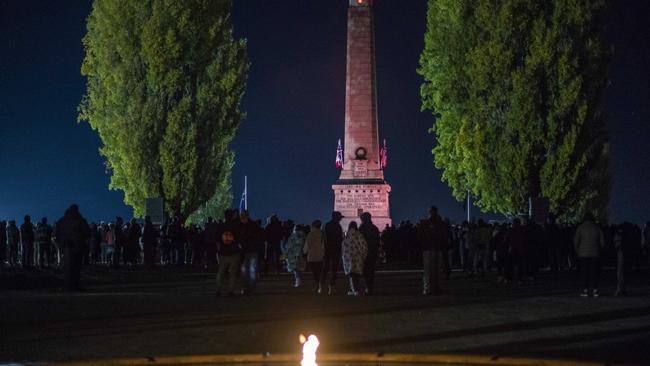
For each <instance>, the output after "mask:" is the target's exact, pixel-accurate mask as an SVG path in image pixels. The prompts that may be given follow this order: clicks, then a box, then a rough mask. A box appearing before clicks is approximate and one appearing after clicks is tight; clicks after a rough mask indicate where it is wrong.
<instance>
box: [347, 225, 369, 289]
mask: <svg viewBox="0 0 650 366" xmlns="http://www.w3.org/2000/svg"><path fill="white" fill-rule="evenodd" d="M367 255H368V244H367V243H366V239H365V238H364V237H363V234H361V232H360V231H359V229H358V227H357V223H356V221H352V222H350V225H349V226H348V232H347V233H346V234H345V239H344V240H343V245H342V247H341V257H342V259H343V272H345V275H346V276H348V279H349V281H350V291H349V292H348V295H351V296H357V295H358V294H359V278H360V277H361V274H362V273H363V265H364V263H365V261H366V256H367Z"/></svg>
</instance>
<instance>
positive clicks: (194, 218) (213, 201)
mask: <svg viewBox="0 0 650 366" xmlns="http://www.w3.org/2000/svg"><path fill="white" fill-rule="evenodd" d="M224 161H225V163H226V164H227V165H228V166H229V168H228V169H222V170H221V174H223V176H221V177H219V179H217V181H218V182H219V183H218V185H217V189H216V191H215V192H214V194H213V195H212V197H211V198H210V199H209V200H208V201H207V202H206V203H204V204H202V205H201V206H200V207H199V208H198V209H197V210H196V211H194V213H192V214H191V215H190V216H189V217H188V218H187V223H189V224H195V225H204V224H205V223H206V222H207V221H208V218H209V217H212V218H213V219H223V218H224V211H225V210H226V209H227V208H230V207H231V204H232V199H233V196H232V191H231V189H230V188H231V186H232V179H231V174H230V173H231V171H232V170H231V169H232V166H233V165H234V159H233V156H231V157H230V158H229V159H226V160H224Z"/></svg>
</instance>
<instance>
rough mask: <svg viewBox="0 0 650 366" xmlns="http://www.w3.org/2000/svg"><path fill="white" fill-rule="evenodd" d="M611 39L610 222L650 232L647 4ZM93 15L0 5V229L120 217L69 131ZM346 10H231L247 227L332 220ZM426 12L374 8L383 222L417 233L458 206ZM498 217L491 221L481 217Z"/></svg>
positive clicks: (62, 5) (10, 1) (305, 4)
mask: <svg viewBox="0 0 650 366" xmlns="http://www.w3.org/2000/svg"><path fill="white" fill-rule="evenodd" d="M612 3H613V4H612V7H611V9H610V11H609V21H608V30H607V37H608V39H609V40H610V41H611V42H612V44H613V45H614V47H615V55H614V58H613V60H612V63H611V67H610V75H609V77H610V80H611V83H610V85H609V87H608V89H607V90H606V92H605V95H604V103H605V112H606V115H607V117H608V123H609V128H610V131H611V143H612V160H611V165H612V173H613V178H614V187H613V191H612V195H611V196H612V198H611V203H610V213H611V218H612V220H613V221H622V220H631V221H634V222H637V223H641V222H645V221H646V220H648V219H650V204H649V203H648V197H649V196H650V185H649V184H648V182H649V181H650V149H648V146H649V145H648V138H649V137H650V124H649V122H650V106H649V105H650V74H649V73H648V70H649V69H648V67H649V66H650V52H649V51H648V45H650V28H649V27H648V25H647V19H648V17H649V16H650V2H648V1H635V0H616V1H612ZM90 7H91V3H90V1H71V0H67V1H27V0H5V1H2V2H0V219H19V218H20V220H22V216H23V215H24V214H30V215H32V216H33V217H36V218H40V217H41V216H48V217H50V219H56V218H58V217H59V216H60V215H62V213H63V211H64V209H65V208H66V207H67V206H68V205H69V204H70V203H72V202H76V203H78V204H79V205H80V207H81V211H82V213H83V214H85V216H87V218H89V219H90V220H111V219H113V218H114V217H115V216H116V215H121V216H123V217H130V216H131V214H132V211H131V209H130V208H129V207H127V206H125V205H124V204H123V203H122V193H121V192H119V191H109V190H108V188H107V186H108V181H109V177H108V175H107V174H106V172H105V170H104V165H103V159H102V158H101V157H100V156H99V154H98V147H99V146H100V140H99V138H98V136H97V134H96V133H95V132H93V131H92V130H91V129H90V127H89V126H88V124H86V123H82V124H77V122H76V115H77V112H76V110H77V105H78V104H79V101H80V99H81V96H82V95H83V93H84V90H85V81H84V79H83V78H82V77H81V75H80V72H79V69H80V65H81V61H82V57H83V49H82V44H81V38H82V37H83V35H84V34H85V18H86V16H87V15H88V14H89V12H90ZM346 8H347V0H328V1H289V0H273V1H271V0H255V1H253V0H235V8H234V14H233V24H234V27H235V32H236V34H237V35H238V36H240V37H245V38H247V39H248V46H249V55H250V60H251V62H252V67H251V72H250V76H249V84H248V91H247V93H246V96H245V98H244V102H243V103H244V105H243V107H244V110H245V111H246V112H247V113H248V116H247V119H246V120H245V121H244V122H243V124H242V126H241V127H240V129H239V131H238V135H237V137H236V139H235V142H234V144H233V149H234V150H235V152H236V166H235V169H234V172H233V191H234V195H235V202H234V205H237V204H238V201H239V195H240V194H241V190H242V188H243V187H242V186H243V180H244V178H243V177H244V175H248V179H249V207H250V209H251V212H252V215H253V216H256V217H265V216H267V215H269V214H270V213H278V214H279V215H280V217H281V218H294V219H297V220H300V221H304V222H309V221H311V220H312V219H314V218H328V217H329V213H330V211H331V210H332V207H333V193H332V191H331V185H332V183H334V181H335V180H336V179H337V178H338V174H339V171H338V170H337V169H336V168H335V167H334V159H335V153H336V142H337V140H338V139H339V138H342V137H343V128H344V126H343V121H344V101H345V100H344V97H345V95H344V93H345V49H346V44H345V41H346V39H345V35H346V16H347V12H346ZM425 14H426V1H425V0H408V1H403V0H402V1H398V0H379V1H376V5H375V26H376V34H375V36H376V61H377V82H378V98H379V99H378V100H379V101H378V104H379V123H380V138H381V139H383V138H386V139H387V140H388V149H389V161H388V164H389V165H388V169H387V171H386V178H387V181H388V183H389V184H391V185H392V188H393V193H392V195H391V208H392V210H391V213H392V216H393V219H394V220H396V221H400V220H403V219H415V218H417V217H420V216H422V215H424V214H425V213H426V210H427V208H428V207H429V206H430V205H432V204H435V205H437V206H438V207H439V209H440V211H441V213H442V214H443V215H445V216H450V217H451V218H452V219H453V220H461V219H462V218H463V217H464V215H465V213H464V211H463V209H462V204H460V203H457V202H456V201H455V200H454V199H453V198H452V197H451V190H450V189H449V188H448V187H447V186H446V184H444V183H442V182H441V181H440V176H441V172H439V171H437V170H435V168H434V167H433V160H432V157H431V154H430V151H431V148H432V147H433V145H434V143H435V141H434V138H433V136H431V135H429V134H427V129H428V128H429V127H430V124H431V122H432V117H431V115H430V113H429V112H420V96H419V86H420V83H421V79H420V77H419V76H418V75H417V74H416V72H415V69H416V68H417V65H418V58H419V54H420V52H421V50H422V45H423V34H424V30H425ZM491 217H498V216H494V215H493V216H491Z"/></svg>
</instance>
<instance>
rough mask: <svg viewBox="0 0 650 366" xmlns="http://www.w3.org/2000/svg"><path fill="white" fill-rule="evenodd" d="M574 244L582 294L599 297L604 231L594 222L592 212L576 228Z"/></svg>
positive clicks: (583, 295)
mask: <svg viewBox="0 0 650 366" xmlns="http://www.w3.org/2000/svg"><path fill="white" fill-rule="evenodd" d="M573 246H574V248H575V250H576V253H577V255H578V261H579V264H580V272H581V273H582V278H583V283H584V289H583V290H582V293H581V294H580V296H582V297H587V296H593V297H598V279H599V278H598V277H599V270H600V263H599V261H600V252H601V250H602V248H603V247H604V246H605V237H604V235H603V231H602V230H601V229H600V227H598V225H596V223H595V222H594V217H593V215H592V214H591V213H587V214H586V215H585V219H584V221H583V222H582V224H580V226H578V228H577V229H576V233H575V235H574V236H573Z"/></svg>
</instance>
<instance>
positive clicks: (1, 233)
mask: <svg viewBox="0 0 650 366" xmlns="http://www.w3.org/2000/svg"><path fill="white" fill-rule="evenodd" d="M7 252H8V250H7V222H6V221H0V269H1V268H2V267H4V265H5V261H6V260H7Z"/></svg>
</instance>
